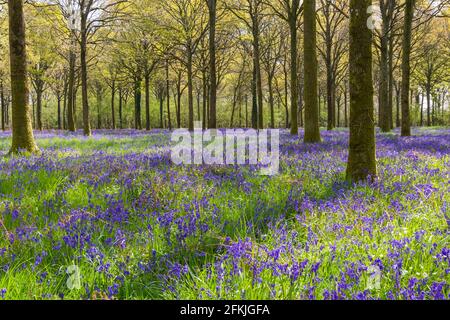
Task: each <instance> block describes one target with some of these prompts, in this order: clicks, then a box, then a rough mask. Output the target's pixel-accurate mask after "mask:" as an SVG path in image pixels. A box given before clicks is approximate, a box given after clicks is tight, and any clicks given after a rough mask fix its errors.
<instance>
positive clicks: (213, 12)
mask: <svg viewBox="0 0 450 320" xmlns="http://www.w3.org/2000/svg"><path fill="white" fill-rule="evenodd" d="M216 2H217V0H207V4H208V11H209V56H210V59H209V128H211V129H216V128H217V115H216V113H217V111H216V104H217V74H216V73H217V70H216V20H217V9H216V5H217V3H216ZM204 127H205V126H204Z"/></svg>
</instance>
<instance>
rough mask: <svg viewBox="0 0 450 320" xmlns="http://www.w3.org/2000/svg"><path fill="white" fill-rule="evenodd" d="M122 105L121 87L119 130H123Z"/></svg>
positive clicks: (120, 94)
mask: <svg viewBox="0 0 450 320" xmlns="http://www.w3.org/2000/svg"><path fill="white" fill-rule="evenodd" d="M122 104H123V92H122V87H119V128H120V129H123V118H122V108H123V106H122Z"/></svg>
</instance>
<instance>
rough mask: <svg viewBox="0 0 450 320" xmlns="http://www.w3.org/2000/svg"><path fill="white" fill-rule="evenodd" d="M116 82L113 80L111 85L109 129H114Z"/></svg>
mask: <svg viewBox="0 0 450 320" xmlns="http://www.w3.org/2000/svg"><path fill="white" fill-rule="evenodd" d="M115 98H116V82H115V81H114V80H113V81H112V84H111V121H112V123H111V129H113V130H115V129H116V111H115V102H116V99H115Z"/></svg>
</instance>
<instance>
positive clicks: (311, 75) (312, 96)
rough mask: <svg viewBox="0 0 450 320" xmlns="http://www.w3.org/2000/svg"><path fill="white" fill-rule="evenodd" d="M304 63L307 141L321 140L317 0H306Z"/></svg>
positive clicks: (304, 4)
mask: <svg viewBox="0 0 450 320" xmlns="http://www.w3.org/2000/svg"><path fill="white" fill-rule="evenodd" d="M303 6H304V20H305V22H304V32H305V34H304V41H305V43H304V63H305V85H304V99H305V139H304V140H305V142H306V143H315V142H320V128H319V106H318V104H317V47H316V45H317V44H316V42H317V35H316V1H315V0H305V1H304V3H303Z"/></svg>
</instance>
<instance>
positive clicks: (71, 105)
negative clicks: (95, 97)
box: [67, 51, 76, 132]
mask: <svg viewBox="0 0 450 320" xmlns="http://www.w3.org/2000/svg"><path fill="white" fill-rule="evenodd" d="M75 63H76V55H75V53H74V52H73V51H70V53H69V84H68V86H69V87H68V93H67V126H68V127H69V131H71V132H75V130H76V128H75V115H74V110H75V90H74V89H75V88H74V87H75Z"/></svg>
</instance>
